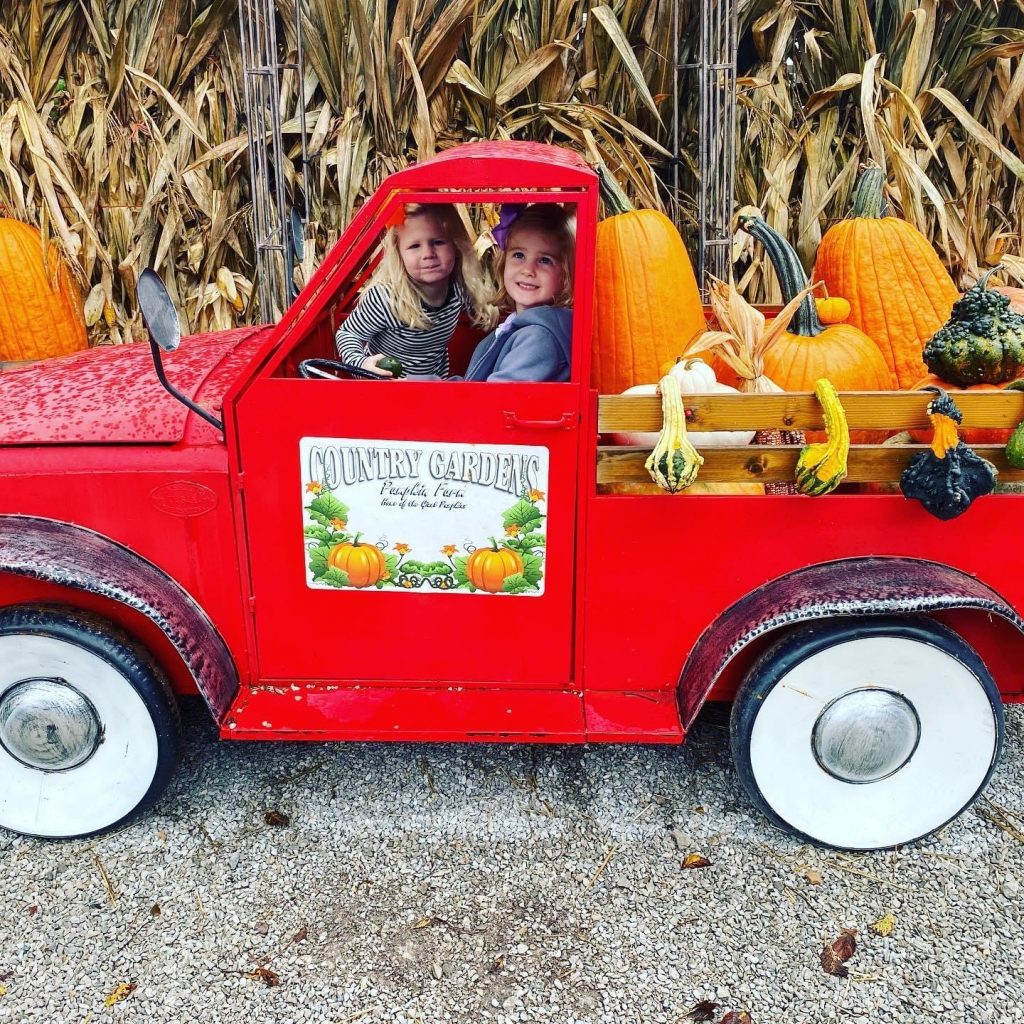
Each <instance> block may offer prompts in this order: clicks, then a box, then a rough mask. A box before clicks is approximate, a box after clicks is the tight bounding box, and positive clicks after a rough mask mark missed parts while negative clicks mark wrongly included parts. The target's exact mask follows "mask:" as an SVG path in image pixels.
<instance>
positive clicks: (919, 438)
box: [910, 373, 1014, 444]
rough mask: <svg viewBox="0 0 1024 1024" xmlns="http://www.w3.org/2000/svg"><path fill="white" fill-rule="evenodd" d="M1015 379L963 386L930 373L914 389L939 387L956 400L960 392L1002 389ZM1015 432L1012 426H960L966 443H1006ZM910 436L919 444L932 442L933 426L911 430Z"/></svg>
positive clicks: (961, 434)
mask: <svg viewBox="0 0 1024 1024" xmlns="http://www.w3.org/2000/svg"><path fill="white" fill-rule="evenodd" d="M1012 383H1014V382H1013V381H1006V382H1005V383H1003V384H972V385H971V386H970V387H967V388H962V387H958V386H957V385H956V384H947V383H946V381H944V380H939V378H938V377H936V376H935V374H934V373H930V374H929V375H928V376H927V377H925V378H924V379H923V380H919V381H918V382H917V383H916V384H915V385H914V387H913V390H914V391H920V390H921V389H922V388H927V387H938V388H942V389H943V390H944V391H948V392H949V393H950V395H952V396H953V401H954V402H955V401H956V396H957V395H958V394H963V393H964V392H975V391H1002V390H1003V388H1005V387H1008V386H1009V385H1010V384H1012ZM1012 433H1013V428H1012V427H1006V428H1002V427H961V428H960V439H961V440H962V441H963V442H964V444H1006V442H1007V441H1009V440H1010V435H1011V434H1012ZM910 436H911V437H912V438H913V439H914V441H915V442H916V443H917V444H930V443H931V440H932V428H931V427H922V428H921V429H920V430H911V431H910Z"/></svg>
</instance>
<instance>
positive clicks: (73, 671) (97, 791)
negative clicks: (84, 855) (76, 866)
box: [0, 633, 158, 837]
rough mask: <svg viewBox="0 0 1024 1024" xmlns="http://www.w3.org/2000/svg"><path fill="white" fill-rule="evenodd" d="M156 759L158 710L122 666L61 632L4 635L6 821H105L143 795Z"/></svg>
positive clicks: (28, 830)
mask: <svg viewBox="0 0 1024 1024" xmlns="http://www.w3.org/2000/svg"><path fill="white" fill-rule="evenodd" d="M157 760H158V740H157V734H156V728H155V726H154V724H153V718H152V716H151V714H150V712H149V709H148V708H147V707H146V704H145V702H144V701H143V700H142V698H141V697H140V696H139V694H138V692H137V691H136V689H135V687H133V686H132V685H131V683H130V682H129V681H128V680H127V679H126V678H125V677H124V676H123V675H122V674H121V672H120V671H119V670H118V669H117V668H115V667H114V666H113V665H111V664H110V663H109V662H107V661H106V660H105V659H103V658H100V657H99V656H98V655H96V654H93V653H92V652H91V651H89V650H86V649H85V648H83V647H80V646H78V645H77V644H74V643H71V642H69V641H67V640H62V639H59V638H57V637H52V636H45V635H43V634H40V633H10V634H7V635H4V636H0V827H4V828H10V829H12V830H14V831H16V832H22V833H24V834H26V835H35V836H48V837H60V836H80V835H87V834H88V833H90V832H96V831H99V830H101V829H104V828H106V827H108V826H110V825H112V824H114V823H115V822H117V821H120V820H121V819H122V818H123V817H125V816H126V815H127V814H129V813H131V811H133V810H134V809H135V808H136V807H137V806H138V805H139V804H140V803H141V802H142V800H143V799H144V797H145V796H146V794H147V792H148V791H149V787H150V785H151V784H152V782H153V778H154V776H155V774H156V768H157Z"/></svg>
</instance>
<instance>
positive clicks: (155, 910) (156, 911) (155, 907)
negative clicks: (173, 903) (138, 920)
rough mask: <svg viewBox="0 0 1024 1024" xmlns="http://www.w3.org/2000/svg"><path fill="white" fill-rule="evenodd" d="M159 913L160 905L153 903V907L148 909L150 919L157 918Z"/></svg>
mask: <svg viewBox="0 0 1024 1024" xmlns="http://www.w3.org/2000/svg"><path fill="white" fill-rule="evenodd" d="M160 913H161V911H160V904H159V903H154V904H153V906H151V907H150V908H149V916H150V917H159V916H160Z"/></svg>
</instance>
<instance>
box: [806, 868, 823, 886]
mask: <svg viewBox="0 0 1024 1024" xmlns="http://www.w3.org/2000/svg"><path fill="white" fill-rule="evenodd" d="M804 878H806V879H807V881H808V882H810V883H811V885H821V883H822V881H823V879H822V877H821V872H820V871H817V870H815V869H814V868H808V869H807V870H806V871H805V872H804Z"/></svg>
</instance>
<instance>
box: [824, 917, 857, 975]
mask: <svg viewBox="0 0 1024 1024" xmlns="http://www.w3.org/2000/svg"><path fill="white" fill-rule="evenodd" d="M856 951H857V929H856V928H844V929H843V930H842V931H841V932H840V933H839V938H838V939H836V940H835V942H833V943H832V945H831V946H825V948H824V949H822V951H821V957H820V960H821V966H822V969H823V970H824V971H825V973H826V974H832V975H834V976H835V977H837V978H845V977H846V976H847V975H848V974H849V973H850V972H849V971H848V970H847V969H846V967H845V966H843V965H844V964H845V963H846V961H847V960H849V959H850V957H851V956H853V954H854V953H855V952H856Z"/></svg>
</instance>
